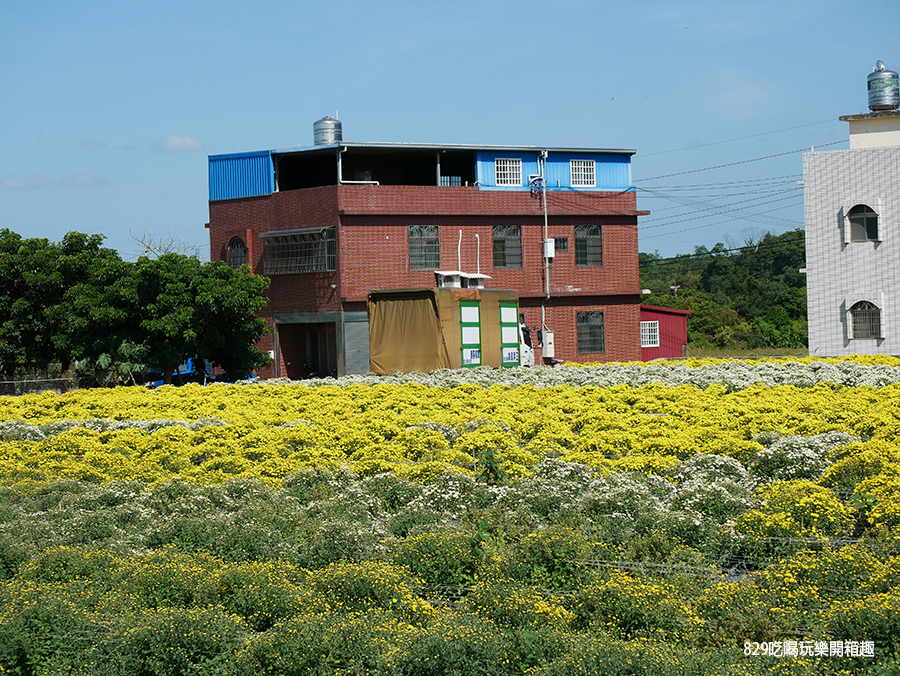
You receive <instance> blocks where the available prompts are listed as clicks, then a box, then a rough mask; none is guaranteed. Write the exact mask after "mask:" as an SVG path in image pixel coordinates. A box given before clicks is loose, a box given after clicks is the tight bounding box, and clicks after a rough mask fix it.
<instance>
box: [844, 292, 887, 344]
mask: <svg viewBox="0 0 900 676" xmlns="http://www.w3.org/2000/svg"><path fill="white" fill-rule="evenodd" d="M850 332H851V333H850V337H851V338H853V339H860V338H881V310H880V309H879V308H878V306H877V305H875V303H870V302H869V301H867V300H861V301H859V302H858V303H854V304H853V305H851V306H850Z"/></svg>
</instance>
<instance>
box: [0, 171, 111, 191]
mask: <svg viewBox="0 0 900 676" xmlns="http://www.w3.org/2000/svg"><path fill="white" fill-rule="evenodd" d="M100 185H107V180H106V179H105V178H98V177H96V176H89V175H88V174H71V175H70V176H60V177H58V178H51V177H49V176H41V175H40V174H33V175H31V176H21V175H18V174H13V175H12V176H7V177H6V178H4V179H2V180H0V190H55V189H57V188H93V187H95V186H100Z"/></svg>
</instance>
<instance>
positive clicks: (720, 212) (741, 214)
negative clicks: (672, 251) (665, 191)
mask: <svg viewBox="0 0 900 676" xmlns="http://www.w3.org/2000/svg"><path fill="white" fill-rule="evenodd" d="M781 192H782V193H783V192H788V191H781ZM790 192H795V189H792V190H791V191H790ZM764 197H766V196H764ZM796 197H799V195H788V196H787V197H781V198H779V199H774V200H768V201H767V202H758V204H756V205H755V206H762V205H764V204H773V203H774V202H783V201H785V200H789V199H794V198H796ZM760 199H762V198H761V197H754V198H752V199H748V200H741V201H740V202H734V203H733V204H744V203H746V202H757V201H758V200H760ZM691 206H692V207H693V206H696V208H697V209H698V210H700V211H705V212H708V213H712V214H715V215H717V216H725V215H728V214H736V215H735V216H732V220H745V221H752V222H756V223H762V224H763V225H782V226H793V227H797V226H800V225H803V224H802V223H799V222H798V221H791V220H788V219H786V218H768V219H767V218H765V217H761V216H759V214H757V213H753V212H750V211H746V210H745V209H727V208H721V207H715V206H704V205H703V204H697V205H691ZM729 206H732V205H730V204H725V205H722V207H729ZM772 211H774V209H773V210H772ZM763 213H765V212H763ZM695 219H696V217H695V216H689V217H687V218H682V219H680V220H677V221H668V222H666V223H655V224H654V225H648V226H646V227H644V226H640V225H639V226H638V230H650V229H652V228H664V227H666V226H669V225H675V224H676V223H683V222H684V221H692V220H695Z"/></svg>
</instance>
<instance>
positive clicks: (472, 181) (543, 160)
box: [208, 118, 645, 378]
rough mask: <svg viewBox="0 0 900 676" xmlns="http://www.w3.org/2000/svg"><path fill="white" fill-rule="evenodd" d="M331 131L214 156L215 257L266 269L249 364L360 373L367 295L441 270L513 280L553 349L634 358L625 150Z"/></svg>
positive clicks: (635, 288) (323, 127)
mask: <svg viewBox="0 0 900 676" xmlns="http://www.w3.org/2000/svg"><path fill="white" fill-rule="evenodd" d="M342 137H343V134H342V129H341V127H340V123H339V122H337V120H333V119H331V118H325V119H323V120H320V121H319V122H317V123H316V125H315V144H314V145H312V146H305V147H298V148H289V149H286V150H266V151H260V152H250V153H238V154H228V155H213V156H210V158H209V188H210V194H209V226H208V227H209V230H210V255H211V258H212V260H224V261H228V263H229V264H231V265H235V266H237V265H240V264H242V263H249V264H250V266H251V268H252V270H253V272H255V273H258V274H263V275H266V276H268V277H270V278H271V279H272V284H271V286H270V288H269V292H268V295H269V305H268V307H267V308H266V309H265V311H264V313H263V314H264V316H265V318H266V319H267V320H268V322H269V325H270V327H271V328H272V335H271V336H269V337H268V338H267V339H266V342H264V343H263V344H262V345H261V346H260V347H262V348H263V349H268V350H270V351H271V353H272V355H273V357H274V358H275V361H274V366H273V368H272V369H271V372H269V373H262V374H260V375H263V376H287V377H291V378H301V377H303V376H304V375H306V374H308V373H309V372H316V373H318V374H319V375H328V374H345V373H359V372H367V371H368V370H369V354H368V317H367V312H366V298H367V294H368V292H369V291H371V290H373V289H413V288H430V287H436V286H439V285H440V284H439V278H447V277H453V275H452V274H450V275H446V274H445V275H436V273H437V272H443V273H447V272H448V271H450V272H451V273H452V272H462V273H466V274H464V275H462V276H459V275H457V277H460V278H461V279H469V280H481V282H480V283H483V285H484V288H488V289H512V290H515V291H517V292H518V297H519V312H520V314H521V315H522V317H521V319H522V320H523V323H524V324H525V325H527V326H528V327H530V328H531V329H532V330H533V331H532V335H533V337H537V332H538V331H541V333H542V336H549V335H552V337H553V354H552V359H553V360H572V361H628V360H638V359H640V358H641V341H640V310H639V308H640V288H639V282H638V257H637V217H638V215H639V212H638V211H637V210H636V199H635V193H634V191H633V189H632V186H631V165H630V162H631V156H632V155H633V154H634V151H633V150H621V149H607V148H544V147H538V146H485V145H439V144H411V143H352V142H344V141H343V138H342ZM544 187H546V190H544V189H543V188H544ZM641 213H645V212H641ZM535 342H536V341H535ZM545 342H546V345H545V347H544V349H543V350H541V349H539V348H538V349H536V351H535V352H536V354H535V357H536V359H537V360H540V359H541V358H542V357H545V358H547V357H550V355H549V354H548V352H549V351H550V350H549V349H548V348H549V347H550V341H549V340H548V341H545ZM545 361H548V362H549V361H550V359H545Z"/></svg>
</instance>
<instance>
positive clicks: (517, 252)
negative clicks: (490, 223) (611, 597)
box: [494, 225, 522, 268]
mask: <svg viewBox="0 0 900 676" xmlns="http://www.w3.org/2000/svg"><path fill="white" fill-rule="evenodd" d="M494 267H495V268H521V267H522V227H521V226H519V225H495V226H494Z"/></svg>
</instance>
